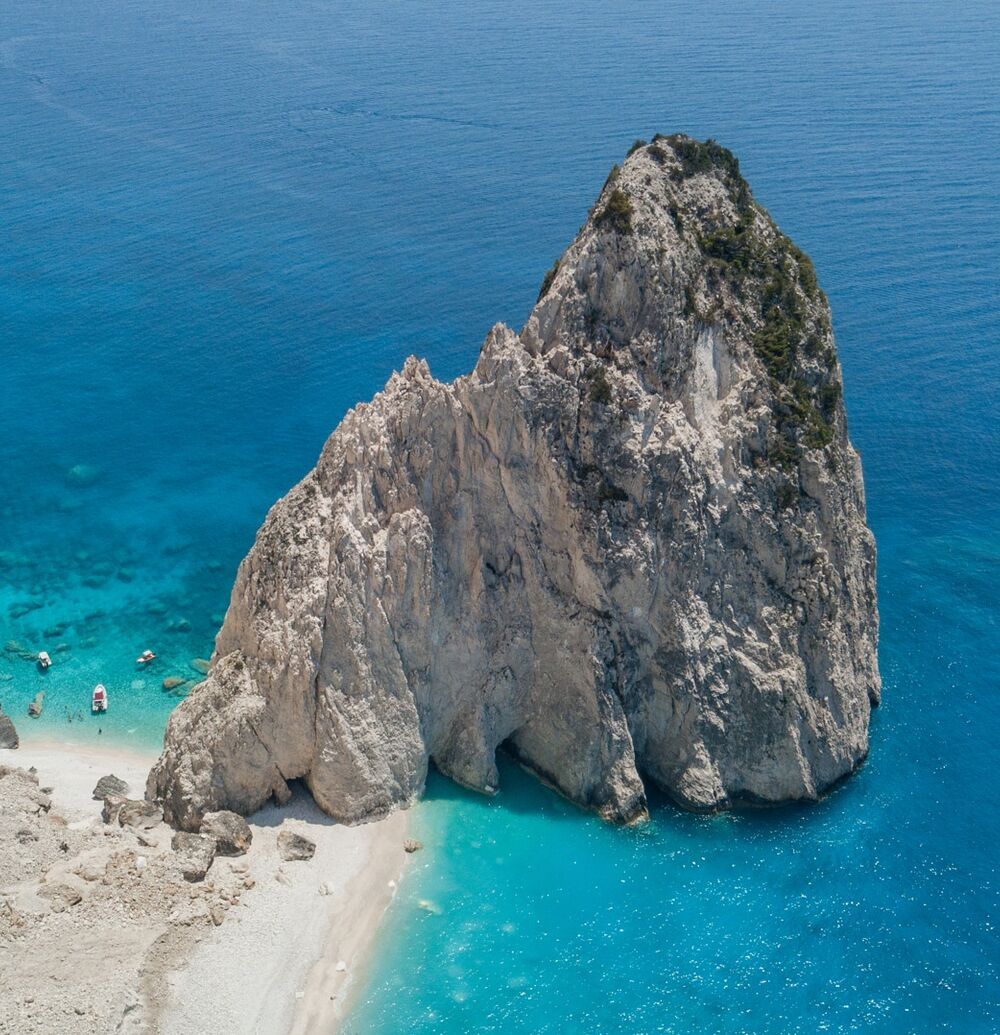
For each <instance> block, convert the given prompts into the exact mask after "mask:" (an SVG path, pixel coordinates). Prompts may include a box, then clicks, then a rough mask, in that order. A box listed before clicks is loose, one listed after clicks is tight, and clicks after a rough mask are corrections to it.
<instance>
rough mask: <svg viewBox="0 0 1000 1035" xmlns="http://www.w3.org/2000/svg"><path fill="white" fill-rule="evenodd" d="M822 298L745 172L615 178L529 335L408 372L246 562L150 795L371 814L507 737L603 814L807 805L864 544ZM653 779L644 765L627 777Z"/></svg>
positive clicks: (690, 149)
mask: <svg viewBox="0 0 1000 1035" xmlns="http://www.w3.org/2000/svg"><path fill="white" fill-rule="evenodd" d="M840 389H841V380H840V368H839V364H838V362H837V358H836V352H835V350H834V345H833V338H832V333H831V327H830V318H829V311H828V308H827V304H826V299H825V297H824V296H823V294H822V292H821V291H820V289H819V287H818V285H817V282H816V276H815V273H814V271H813V268H812V265H811V263H810V262H809V260H808V259H807V258H806V256H805V255H803V254H802V252H801V251H799V250H798V249H797V248H796V247H795V246H794V245H793V244H792V243H791V242H790V241H789V240H788V239H787V238H786V237H785V236H784V235H783V234H782V233H781V232H780V231H779V230H778V229H777V227H776V226H775V225H774V223H773V222H772V220H771V219H770V217H769V216H768V215H767V213H766V212H765V211H764V209H763V208H761V207H760V206H759V205H758V204H757V203H756V202H755V201H754V199H753V197H752V195H751V193H750V190H749V188H748V187H747V185H746V183H745V181H744V180H743V178H742V176H741V175H740V171H739V165H738V163H737V162H736V159H735V158H734V157H733V156H732V155H731V154H730V152H728V151H727V150H725V148H722V147H720V146H719V145H718V144H715V143H714V142H712V141H709V142H707V143H700V142H698V141H695V140H691V139H690V138H688V137H685V136H680V135H678V136H672V137H659V136H658V137H656V138H654V140H653V141H652V143H650V144H648V145H647V144H643V143H640V142H637V144H636V146H635V147H633V149H632V151H631V152H630V153H629V155H628V157H627V158H626V160H625V162H624V163H623V165H622V167H621V168H618V167H616V168H615V169H614V170H612V173H611V175H610V176H609V177H608V181H607V182H606V184H605V185H604V187H603V189H602V191H601V193H600V196H599V197H598V199H597V202H596V204H595V205H594V208H593V209H592V210H591V212H590V214H589V217H588V219H587V221H586V223H585V224H584V226H583V227H582V229H581V230H580V232H579V234H578V235H577V237H576V239H575V240H574V241H573V243H572V244H571V245H570V247H569V248H568V249H567V250H566V252H565V253H564V255H563V256H562V257H561V258H560V260H559V262H558V263H557V264H556V266H555V267H553V269H552V270H551V271H550V272H549V274H548V275H547V276H546V278H545V281H544V283H543V284H542V290H541V294H540V297H539V300H538V303H537V304H536V306H535V308H534V310H533V311H532V313H531V315H530V317H529V319H528V321H527V323H526V325H525V327H524V328H523V329H522V331H521V332H520V334H515V333H514V332H513V331H512V330H510V329H509V328H507V327H504V326H502V325H497V326H496V327H494V328H493V329H492V330H491V331H490V333H489V335H488V336H487V338H486V341H485V344H484V345H483V348H482V351H481V353H480V356H479V360H478V362H477V364H476V367H475V369H474V370H473V371H472V373H471V374H469V375H467V376H465V377H461V378H459V379H458V380H457V381H455V382H454V383H452V384H450V385H446V384H442V383H440V382H438V381H436V380H435V379H434V378H433V377H432V376H431V373H430V371H429V369H428V367H427V365H426V363H424V362H422V361H420V360H417V359H414V358H411V359H409V360H407V362H406V364H405V365H404V367H403V370H402V372H400V373H397V374H394V375H393V376H392V377H391V378H390V380H389V382H388V384H387V385H386V388H385V390H384V391H383V392H381V393H380V394H379V395H377V396H376V397H375V398H374V399H373V400H372V401H371V402H370V403H366V404H362V405H359V406H357V407H356V408H355V409H353V410H351V411H350V412H349V413H348V414H347V415H346V416H345V418H344V419H343V421H342V422H341V424H340V426H339V427H338V428H337V429H336V431H334V433H333V434H332V435H331V437H330V439H329V440H328V441H327V443H326V445H325V447H324V449H323V452H322V455H321V456H320V459H319V462H318V464H317V465H316V468H315V469H314V470H313V471H312V472H311V473H310V474H309V475H308V476H307V477H306V478H305V479H304V480H303V481H302V482H301V483H300V484H299V485H297V486H296V487H295V488H294V489H292V491H291V492H290V493H289V494H288V495H287V496H286V497H285V498H284V499H282V500H280V501H279V502H278V503H277V504H275V506H274V507H273V508H272V509H271V511H270V513H269V514H268V516H267V519H266V521H265V522H264V525H263V527H262V528H261V530H260V532H259V533H258V536H257V540H256V542H255V544H254V546H253V548H252V550H251V551H250V553H249V554H248V556H247V557H246V558H245V560H244V561H243V563H242V565H241V566H240V570H239V574H238V576H237V579H236V584H235V586H234V587H233V592H232V599H231V602H230V607H229V611H228V613H227V615H226V619H225V623H224V625H223V627H222V630H221V631H220V633H219V636H218V639H217V642H216V649H215V653H214V655H213V659H212V667H211V670H210V672H209V675H208V678H207V680H206V681H205V682H204V683H202V684H201V685H200V686H199V687H197V688H196V689H195V690H194V691H193V692H192V693H191V695H190V696H189V697H188V698H187V699H186V700H185V701H184V702H183V703H182V704H181V705H180V706H179V707H178V708H177V710H176V711H175V712H174V714H173V716H172V717H171V720H170V723H169V726H168V729H167V734H166V739H165V744H164V751H163V755H162V757H161V758H160V760H159V762H158V763H157V765H156V766H155V767H154V769H153V771H152V772H151V774H150V778H149V785H148V788H147V793H148V795H149V796H151V797H154V798H158V799H161V800H162V801H163V804H164V809H165V812H166V814H167V816H168V817H169V818H171V819H173V821H174V822H176V823H177V824H179V825H181V826H184V827H186V828H188V829H192V830H194V829H197V826H198V824H199V822H200V820H201V817H202V815H203V814H204V813H206V812H210V811H215V810H219V809H233V810H236V811H238V812H243V813H247V812H251V811H253V810H254V809H256V808H258V807H259V806H261V805H262V804H263V803H264V802H265V801H266V800H267V799H268V798H270V797H271V796H272V795H273V796H275V797H277V798H278V800H283V799H284V798H285V797H286V796H287V795H288V786H287V783H288V781H289V780H292V779H296V778H301V779H304V780H305V781H306V783H307V784H308V786H309V787H310V789H311V791H312V793H313V796H314V797H315V799H316V801H317V803H318V804H319V805H320V807H321V808H323V809H324V810H325V811H326V812H328V813H329V814H330V815H331V816H334V817H336V818H338V819H340V820H343V821H346V822H358V821H363V820H367V819H371V818H374V817H377V816H381V815H383V814H385V813H386V812H388V811H389V810H391V809H393V808H396V807H398V806H405V805H408V804H409V803H411V802H412V801H413V800H414V799H415V798H416V797H417V796H418V795H419V794H420V793H421V791H422V789H423V786H424V781H425V777H426V773H427V768H428V764H429V762H430V761H433V762H434V763H435V764H436V765H437V766H438V768H439V769H441V770H442V771H443V772H444V773H446V774H447V775H448V776H450V777H452V778H453V779H455V780H457V781H459V782H460V783H463V784H466V785H468V786H470V787H474V788H477V789H479V790H482V791H484V792H486V793H492V792H494V791H495V790H496V789H497V787H498V772H497V766H496V754H497V750H498V749H499V748H501V747H504V748H506V749H507V750H509V751H510V752H511V753H512V754H513V755H514V756H515V757H517V758H518V759H519V760H520V761H521V762H522V763H523V764H524V765H525V766H527V767H529V768H530V769H532V770H533V771H535V772H536V773H538V774H539V776H540V777H541V778H542V779H544V780H545V781H546V782H548V783H550V784H551V785H552V786H554V787H556V788H558V789H559V790H560V791H561V792H562V793H563V794H565V795H566V796H567V797H569V798H571V799H572V800H574V801H576V802H578V803H580V804H581V805H583V806H586V807H589V808H593V809H596V810H597V811H598V812H600V813H601V814H602V815H603V816H605V817H607V818H608V819H611V820H615V821H619V822H629V821H633V820H636V819H639V818H642V817H643V816H644V815H645V814H646V793H645V786H646V785H648V784H655V785H657V786H659V787H661V788H662V789H663V790H665V791H666V792H667V793H668V794H670V795H672V796H673V798H674V799H675V800H676V801H678V802H679V803H680V804H682V805H684V806H686V807H688V808H694V809H718V808H724V807H727V806H730V805H732V804H735V803H739V802H754V803H779V802H786V801H794V800H799V799H814V798H816V797H817V796H818V795H819V794H821V793H822V792H823V791H824V789H826V788H828V787H830V786H831V785H832V784H833V783H834V782H835V781H837V780H838V779H840V778H841V777H843V776H845V775H846V774H848V773H850V772H851V771H852V770H854V769H855V768H856V767H857V766H858V765H859V764H860V763H861V761H862V760H863V759H864V758H865V755H866V753H867V750H868V722H869V715H870V710H871V706H872V705H873V704H875V703H877V701H878V693H879V685H880V683H879V674H878V666H877V657H876V646H877V634H878V615H877V607H876V599H875V551H874V542H873V539H872V536H871V533H870V532H869V531H868V529H867V527H866V525H865V510H864V490H863V485H862V479H861V468H860V463H859V461H858V457H857V454H856V453H855V452H854V450H853V448H852V447H851V445H850V442H849V441H848V437H847V426H846V420H845V415H844V409H843V402H842V396H841V390H840ZM640 774H641V775H640Z"/></svg>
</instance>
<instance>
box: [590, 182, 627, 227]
mask: <svg viewBox="0 0 1000 1035" xmlns="http://www.w3.org/2000/svg"><path fill="white" fill-rule="evenodd" d="M594 225H595V226H597V227H600V228H602V229H604V228H608V229H611V230H614V231H615V233H618V234H630V233H631V232H632V202H631V200H630V199H629V196H628V195H627V194H626V193H625V192H624V191H623V190H620V189H619V188H618V187H616V188H615V189H614V190H613V191H612V192H611V195H610V196H609V198H608V200H607V202H606V204H605V205H604V208H602V209H601V211H600V212H598V213H597V215H596V216H595V217H594Z"/></svg>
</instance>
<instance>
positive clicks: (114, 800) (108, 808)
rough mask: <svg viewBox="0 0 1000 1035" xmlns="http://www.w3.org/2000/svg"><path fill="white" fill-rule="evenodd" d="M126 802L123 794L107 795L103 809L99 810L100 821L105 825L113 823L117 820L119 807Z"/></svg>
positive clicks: (126, 799)
mask: <svg viewBox="0 0 1000 1035" xmlns="http://www.w3.org/2000/svg"><path fill="white" fill-rule="evenodd" d="M126 801H128V798H126V797H125V796H124V795H123V794H109V795H108V796H107V797H106V798H105V799H104V807H103V808H102V809H101V819H102V820H104V822H105V823H114V822H115V821H116V820H117V819H118V813H119V812H120V811H121V807H122V806H123V805H124V804H125V802H126Z"/></svg>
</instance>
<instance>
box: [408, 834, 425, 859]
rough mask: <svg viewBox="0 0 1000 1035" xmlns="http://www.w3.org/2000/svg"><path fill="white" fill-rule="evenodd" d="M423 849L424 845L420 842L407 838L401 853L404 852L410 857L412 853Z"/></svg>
mask: <svg viewBox="0 0 1000 1035" xmlns="http://www.w3.org/2000/svg"><path fill="white" fill-rule="evenodd" d="M423 847H424V845H423V842H422V841H415V840H414V839H413V838H412V837H408V838H407V839H406V840H405V841H404V842H403V851H404V852H406V854H407V855H412V854H413V853H414V852H419V851H420V849H421V848H423Z"/></svg>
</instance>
